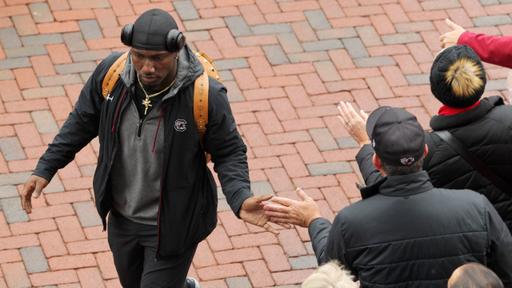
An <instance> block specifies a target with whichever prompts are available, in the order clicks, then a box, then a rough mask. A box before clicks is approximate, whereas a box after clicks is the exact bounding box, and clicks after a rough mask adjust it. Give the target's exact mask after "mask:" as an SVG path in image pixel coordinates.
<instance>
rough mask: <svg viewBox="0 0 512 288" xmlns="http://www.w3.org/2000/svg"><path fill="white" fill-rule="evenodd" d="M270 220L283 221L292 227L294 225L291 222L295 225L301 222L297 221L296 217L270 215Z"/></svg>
mask: <svg viewBox="0 0 512 288" xmlns="http://www.w3.org/2000/svg"><path fill="white" fill-rule="evenodd" d="M270 221H272V222H274V223H283V224H284V225H288V226H289V227H290V228H291V227H292V226H291V225H290V224H293V225H299V224H300V222H299V221H297V220H296V219H290V218H283V217H270ZM299 226H300V225H299ZM283 227H284V226H283ZM285 228H286V227H285ZM287 229H288V228H287Z"/></svg>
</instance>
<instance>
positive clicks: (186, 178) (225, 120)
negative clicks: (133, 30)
mask: <svg viewBox="0 0 512 288" xmlns="http://www.w3.org/2000/svg"><path fill="white" fill-rule="evenodd" d="M186 47H187V46H186ZM184 49H188V48H184ZM188 51H190V50H188ZM121 54H122V53H113V54H112V55H110V56H109V57H107V58H106V59H105V60H103V61H102V62H101V63H100V64H99V65H98V67H97V68H96V70H95V71H94V73H93V74H92V75H91V77H90V78H89V80H88V81H87V83H86V84H85V86H84V88H83V89H82V91H81V93H80V97H79V99H78V101H77V103H76V105H75V109H74V110H73V111H72V112H71V114H70V115H69V117H68V119H67V120H66V122H65V123H64V125H63V126H62V128H61V130H60V132H59V133H58V134H57V136H56V137H55V139H54V141H53V143H52V144H50V145H49V148H48V150H47V151H46V152H45V153H44V155H43V156H42V157H41V159H40V161H39V163H38V165H37V167H36V170H35V171H34V174H35V175H38V176H41V177H43V178H45V179H47V180H50V179H51V178H52V177H53V176H54V175H55V173H56V172H57V170H58V169H60V168H63V167H64V166H66V165H67V164H68V163H69V162H70V161H72V160H73V159H74V156H75V154H76V153H77V152H78V151H80V150H81V149H82V148H83V147H84V146H85V145H87V144H88V143H89V142H90V141H91V140H92V139H93V138H94V137H96V136H99V142H100V152H99V157H98V165H97V168H96V172H95V175H94V181H93V186H94V195H95V201H96V208H97V210H98V213H99V215H100V217H101V219H102V220H103V225H104V227H106V216H107V214H108V212H109V211H110V209H111V206H112V191H111V187H110V184H109V181H110V178H109V176H110V168H111V164H112V161H113V159H114V156H115V153H116V149H117V146H118V143H117V142H116V141H118V137H117V132H118V131H117V128H118V126H119V119H118V117H119V115H120V114H122V112H123V109H124V108H125V107H126V106H127V105H128V103H129V101H132V100H131V98H132V97H130V95H129V93H132V90H131V89H129V88H128V87H127V86H126V84H125V83H124V82H123V81H122V79H121V78H120V79H119V80H118V81H117V83H116V85H115V86H114V89H113V90H112V92H111V94H110V97H108V99H104V97H103V96H102V94H101V83H102V81H103V79H104V77H105V75H106V73H107V71H108V69H109V68H110V66H111V65H112V64H113V63H114V62H115V60H116V59H117V58H118V57H119V56H120V55H121ZM182 54H183V51H182V52H181V53H180V58H181V57H183V55H182ZM189 54H190V55H192V56H190V57H189V58H190V61H191V64H190V66H189V70H190V71H189V73H190V79H189V82H188V83H186V84H184V85H183V86H182V88H180V90H179V91H178V92H177V94H176V95H175V96H174V97H171V98H170V99H168V100H164V107H165V108H164V110H163V116H162V119H163V121H164V146H165V147H166V148H165V150H164V151H165V152H164V165H163V166H164V167H162V188H161V191H160V209H159V217H158V218H159V219H158V231H159V236H158V248H157V255H156V258H157V259H160V258H162V257H165V256H172V255H179V254H181V253H182V252H183V251H184V250H186V249H187V248H188V247H191V246H193V245H195V244H197V243H199V242H200V241H202V240H203V239H204V238H206V237H207V236H208V235H209V234H210V233H211V231H213V229H214V228H215V227H216V223H217V187H216V184H215V181H214V179H213V176H212V174H211V172H210V170H209V168H208V167H207V166H206V162H205V155H204V151H203V149H202V148H201V146H200V143H199V139H198V133H197V127H196V125H195V121H194V116H193V94H194V85H193V83H194V82H193V81H194V79H195V78H196V77H197V76H198V75H200V74H201V73H202V71H204V69H203V67H202V65H201V64H200V62H199V61H198V60H197V58H195V56H194V55H193V54H191V53H189ZM128 57H131V56H130V55H129V56H128ZM209 83H210V87H209V101H208V104H209V107H208V119H209V123H208V124H207V125H206V128H207V129H206V133H205V136H204V148H205V150H206V151H207V152H209V153H210V154H211V155H212V162H213V163H214V164H215V166H214V169H215V171H216V172H217V173H218V176H219V181H220V182H221V185H222V188H223V192H224V194H225V195H226V199H227V201H228V203H229V204H230V206H231V208H232V209H233V211H234V212H235V214H237V215H238V212H239V209H240V207H241V205H242V203H243V201H244V200H245V199H247V198H249V197H250V196H251V194H250V182H249V173H248V166H247V156H246V149H247V148H246V146H245V144H244V143H243V141H242V139H241V137H240V134H239V133H238V131H237V128H236V124H235V122H234V118H233V115H232V113H231V108H230V106H229V102H228V100H227V96H226V88H225V87H224V86H223V85H222V84H221V83H219V82H218V81H216V80H214V79H213V78H211V77H210V81H209ZM176 119H184V120H186V122H187V123H188V126H187V130H186V131H185V132H183V133H176V131H175V129H174V123H175V121H176Z"/></svg>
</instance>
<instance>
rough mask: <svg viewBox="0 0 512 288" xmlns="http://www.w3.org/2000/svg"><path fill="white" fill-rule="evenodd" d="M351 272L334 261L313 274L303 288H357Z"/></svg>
mask: <svg viewBox="0 0 512 288" xmlns="http://www.w3.org/2000/svg"><path fill="white" fill-rule="evenodd" d="M353 278H354V277H353V276H352V275H350V272H348V271H347V270H345V269H344V268H343V267H340V265H339V263H338V261H336V260H333V261H330V262H329V263H327V264H324V265H322V266H320V267H319V268H318V270H317V271H315V273H313V274H311V276H309V277H308V278H307V279H306V280H305V281H304V283H302V286H301V287H302V288H357V285H356V283H354V281H353Z"/></svg>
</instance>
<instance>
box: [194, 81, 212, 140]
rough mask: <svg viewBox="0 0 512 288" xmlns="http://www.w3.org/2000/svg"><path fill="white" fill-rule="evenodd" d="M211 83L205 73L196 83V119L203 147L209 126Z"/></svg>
mask: <svg viewBox="0 0 512 288" xmlns="http://www.w3.org/2000/svg"><path fill="white" fill-rule="evenodd" d="M209 87H210V82H209V79H208V74H207V73H206V72H203V74H201V76H199V77H197V79H196V81H195V82H194V119H195V121H196V125H197V133H198V134H199V142H201V146H203V138H204V133H205V132H206V124H208V90H209Z"/></svg>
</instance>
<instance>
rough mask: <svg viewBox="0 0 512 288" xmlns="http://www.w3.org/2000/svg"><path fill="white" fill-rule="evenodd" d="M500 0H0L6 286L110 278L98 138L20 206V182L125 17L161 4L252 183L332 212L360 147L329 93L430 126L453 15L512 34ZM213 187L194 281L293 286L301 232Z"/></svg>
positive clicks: (348, 194) (302, 263) (493, 75)
mask: <svg viewBox="0 0 512 288" xmlns="http://www.w3.org/2000/svg"><path fill="white" fill-rule="evenodd" d="M509 2H510V1H508V0H449V1H445V0H303V1H299V0H297V1H290V0H181V1H161V0H87V1H86V0H47V1H44V0H0V97H1V101H0V137H1V138H0V150H1V152H2V153H1V154H0V173H1V174H0V211H1V213H0V288H3V287H10V288H14V287H62V288H64V287H66V288H71V287H107V288H113V287H120V284H119V281H118V279H117V274H116V271H115V268H114V266H113V261H112V255H111V253H110V251H109V247H108V243H107V240H106V233H103V232H101V223H100V222H101V221H100V219H99V217H98V215H97V213H96V211H95V208H94V203H93V194H92V176H93V173H94V168H95V164H96V157H97V154H98V151H99V149H98V145H99V144H98V141H97V139H95V140H93V141H92V142H91V144H89V145H87V146H86V147H85V149H84V150H82V151H81V152H80V153H79V154H78V155H77V157H76V158H75V160H74V161H73V162H71V163H70V164H69V165H68V166H67V167H66V168H65V169H62V170H61V171H59V173H58V174H57V175H56V176H55V178H54V179H53V180H52V182H51V184H50V185H49V186H48V188H47V189H46V191H45V194H44V195H43V196H41V197H40V198H39V199H37V200H35V201H34V206H35V209H34V212H33V213H32V214H30V215H27V214H26V213H25V212H24V211H23V210H21V206H20V198H19V192H20V191H21V188H22V183H24V182H25V180H26V179H27V177H28V176H29V175H30V172H31V171H32V170H33V169H34V167H35V165H36V163H37V159H38V158H39V157H40V156H41V154H42V153H43V152H44V150H45V147H46V145H47V144H48V143H49V142H51V141H52V139H53V137H54V136H55V134H56V133H57V132H58V129H59V127H60V126H61V125H62V124H63V122H64V121H65V119H66V117H67V115H68V114H69V112H70V111H71V109H72V108H73V106H74V103H75V102H76V100H77V97H78V94H79V91H80V89H81V88H82V86H83V84H84V82H85V81H86V79H87V78H88V77H89V75H90V74H91V71H93V69H94V67H95V66H96V64H97V63H98V61H100V60H101V59H103V58H104V57H105V56H106V55H108V54H109V53H111V52H112V51H118V50H126V49H127V48H126V47H124V46H123V45H122V43H121V41H120V39H119V34H120V31H121V28H122V27H123V26H124V25H125V24H127V23H133V21H134V20H135V19H136V18H137V15H140V14H141V13H143V12H144V11H146V10H148V9H151V8H161V9H164V10H166V11H169V12H170V13H171V14H172V15H173V16H174V17H175V18H176V19H177V22H178V25H179V27H180V29H181V30H182V31H184V34H185V35H186V36H187V39H188V43H189V45H191V46H192V48H193V49H200V50H203V51H205V52H206V53H207V54H208V55H210V56H211V57H212V58H213V59H214V60H215V62H216V64H217V67H218V68H219V69H220V70H221V77H222V79H223V80H224V84H225V85H226V86H227V87H228V89H229V92H228V94H229V99H230V101H231V103H232V110H233V112H234V115H235V118H236V121H237V124H238V128H239V131H240V133H241V134H242V135H243V138H244V140H245V142H246V144H247V145H248V148H249V149H248V151H249V152H248V157H249V168H250V176H251V182H252V192H253V193H254V194H258V195H261V194H275V195H280V196H287V197H292V198H296V196H295V194H294V192H293V189H294V187H296V186H300V187H302V188H304V189H305V190H306V191H307V193H308V194H309V195H311V196H312V197H313V198H314V199H315V200H316V201H317V202H318V204H319V206H320V207H321V208H322V213H323V214H324V216H325V217H326V218H328V219H332V218H333V217H334V215H335V213H336V212H338V211H339V210H340V209H342V208H343V207H344V206H346V205H349V204H350V203H353V202H355V201H358V200H359V199H360V198H359V193H358V191H357V189H356V187H355V183H356V182H360V178H359V176H358V174H357V171H355V170H354V169H357V165H356V164H355V162H354V156H355V154H356V153H357V151H358V149H357V145H354V144H355V143H354V141H353V140H352V139H351V138H350V137H348V136H349V135H348V133H347V132H346V131H345V130H344V128H343V126H342V125H341V124H340V123H339V121H338V119H337V117H336V115H337V110H336V105H337V103H338V102H339V101H348V102H351V103H352V104H353V105H354V106H356V108H360V109H363V110H365V111H367V112H369V111H371V110H373V109H375V108H377V107H379V106H381V105H392V106H398V107H402V108H405V109H407V110H409V111H410V112H412V113H414V114H415V115H417V116H418V119H419V120H420V122H421V124H422V125H423V127H424V128H428V121H429V118H430V117H431V116H432V115H435V114H436V113H437V109H438V108H439V106H440V104H439V102H437V101H436V100H435V99H434V97H432V96H431V95H430V89H429V86H428V73H429V69H430V66H431V63H432V60H433V58H434V56H435V54H436V53H437V52H438V51H439V50H440V46H439V43H438V40H437V39H438V37H439V35H441V34H442V33H444V32H447V31H448V30H449V29H448V27H447V26H446V25H445V24H444V22H443V19H445V18H447V17H450V18H452V19H453V20H455V22H457V23H459V24H461V25H462V26H464V27H465V28H466V29H468V30H470V31H474V32H483V33H489V34H495V35H504V34H505V35H506V34H509V35H510V34H511V31H512V19H511V16H510V13H511V12H512V6H511V4H507V3H509ZM485 67H486V69H487V71H488V77H489V81H488V83H489V85H488V90H487V91H486V93H485V95H486V96H489V95H495V94H501V95H502V96H504V97H506V96H507V94H508V92H506V91H505V90H506V87H505V79H506V75H507V73H508V70H507V69H504V68H500V67H497V66H493V65H487V64H486V65H485ZM219 195H220V203H219V224H218V226H217V228H216V229H215V230H214V232H213V233H212V234H211V235H210V236H209V237H208V238H207V239H206V240H205V241H203V242H202V243H201V244H200V245H199V248H198V253H197V254H196V257H195V259H194V261H193V265H192V268H191V270H190V275H191V276H194V277H196V278H197V279H199V280H200V282H201V284H202V287H206V288H212V287H219V288H223V287H229V288H235V287H241V288H245V287H299V283H301V281H302V280H304V279H305V278H306V277H307V276H308V275H309V274H311V272H312V271H313V270H314V268H316V261H315V258H314V256H313V255H314V253H313V251H312V247H311V242H310V239H309V235H308V233H307V230H306V229H302V228H293V229H291V230H281V234H280V235H279V236H275V235H272V234H270V233H268V232H264V231H263V230H262V229H261V228H258V227H254V226H251V225H247V224H245V223H243V222H241V221H240V220H238V219H236V217H235V216H234V215H233V213H232V212H230V211H229V208H228V205H227V204H226V201H225V198H224V197H223V196H222V193H219Z"/></svg>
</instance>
